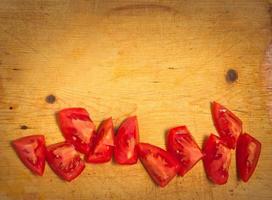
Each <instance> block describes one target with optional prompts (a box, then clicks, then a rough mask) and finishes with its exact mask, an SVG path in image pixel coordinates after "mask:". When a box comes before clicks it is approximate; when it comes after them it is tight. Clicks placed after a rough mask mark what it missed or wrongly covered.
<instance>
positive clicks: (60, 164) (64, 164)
mask: <svg viewBox="0 0 272 200" xmlns="http://www.w3.org/2000/svg"><path fill="white" fill-rule="evenodd" d="M46 160H47V162H48V164H49V165H50V167H51V168H52V169H53V171H54V172H55V173H56V174H57V175H58V176H59V177H61V178H62V179H64V180H66V181H71V180H73V179H74V178H76V177H77V176H79V175H80V174H81V172H82V171H83V169H84V168H85V164H84V162H83V160H82V159H81V158H80V155H79V154H78V152H77V151H76V150H75V148H74V146H73V145H72V144H70V143H67V142H61V143H57V144H53V145H50V146H48V147H47V151H46Z"/></svg>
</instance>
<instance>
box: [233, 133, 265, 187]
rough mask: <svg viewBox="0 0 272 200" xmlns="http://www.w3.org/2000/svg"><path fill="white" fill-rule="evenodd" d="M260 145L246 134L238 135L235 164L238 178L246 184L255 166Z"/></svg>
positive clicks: (259, 152)
mask: <svg viewBox="0 0 272 200" xmlns="http://www.w3.org/2000/svg"><path fill="white" fill-rule="evenodd" d="M260 154H261V143H260V142H259V141H258V140H256V139H255V138H253V137H252V136H250V135H249V134H247V133H244V134H242V135H240V137H239V139H238V142H237V149H236V164H237V171H238V174H239V177H240V178H241V179H242V180H243V181H244V182H247V181H248V180H249V178H250V177H251V175H252V174H253V172H254V171H255V168H256V166H257V163H258V160H259V156H260Z"/></svg>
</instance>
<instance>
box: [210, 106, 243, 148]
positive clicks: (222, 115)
mask: <svg viewBox="0 0 272 200" xmlns="http://www.w3.org/2000/svg"><path fill="white" fill-rule="evenodd" d="M212 116H213V121H214V125H215V128H216V129H217V131H218V133H219V135H220V137H221V138H222V140H223V141H225V142H226V144H227V146H228V147H229V148H231V149H235V147H236V143H237V140H238V137H239V135H240V134H241V133H242V121H241V120H240V119H239V118H238V117H237V116H235V115H234V114H233V113H232V112H231V111H230V110H228V109H227V108H225V107H224V106H222V105H220V104H219V103H216V102H212Z"/></svg>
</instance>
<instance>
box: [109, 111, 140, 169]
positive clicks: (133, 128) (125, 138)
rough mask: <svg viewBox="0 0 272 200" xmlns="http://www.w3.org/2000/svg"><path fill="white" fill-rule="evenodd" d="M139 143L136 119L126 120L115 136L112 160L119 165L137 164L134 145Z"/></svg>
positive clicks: (134, 117)
mask: <svg viewBox="0 0 272 200" xmlns="http://www.w3.org/2000/svg"><path fill="white" fill-rule="evenodd" d="M138 143H139V131H138V122H137V117H136V116H133V117H129V118H127V119H126V120H125V121H124V122H123V123H122V124H121V126H120V127H119V129H118V132H117V135H116V136H115V148H114V158H115V161H116V162H117V163H119V164H128V165H132V164H135V163H137V160H138V155H137V151H136V145H137V144H138Z"/></svg>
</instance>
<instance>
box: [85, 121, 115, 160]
mask: <svg viewBox="0 0 272 200" xmlns="http://www.w3.org/2000/svg"><path fill="white" fill-rule="evenodd" d="M113 148H114V130H113V123H112V118H109V119H106V120H105V121H103V122H102V123H101V125H100V127H99V129H98V131H97V135H96V139H95V140H94V146H93V147H92V148H91V151H90V153H89V155H88V156H86V161H87V162H90V163H103V162H108V161H110V160H111V158H112V153H113Z"/></svg>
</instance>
